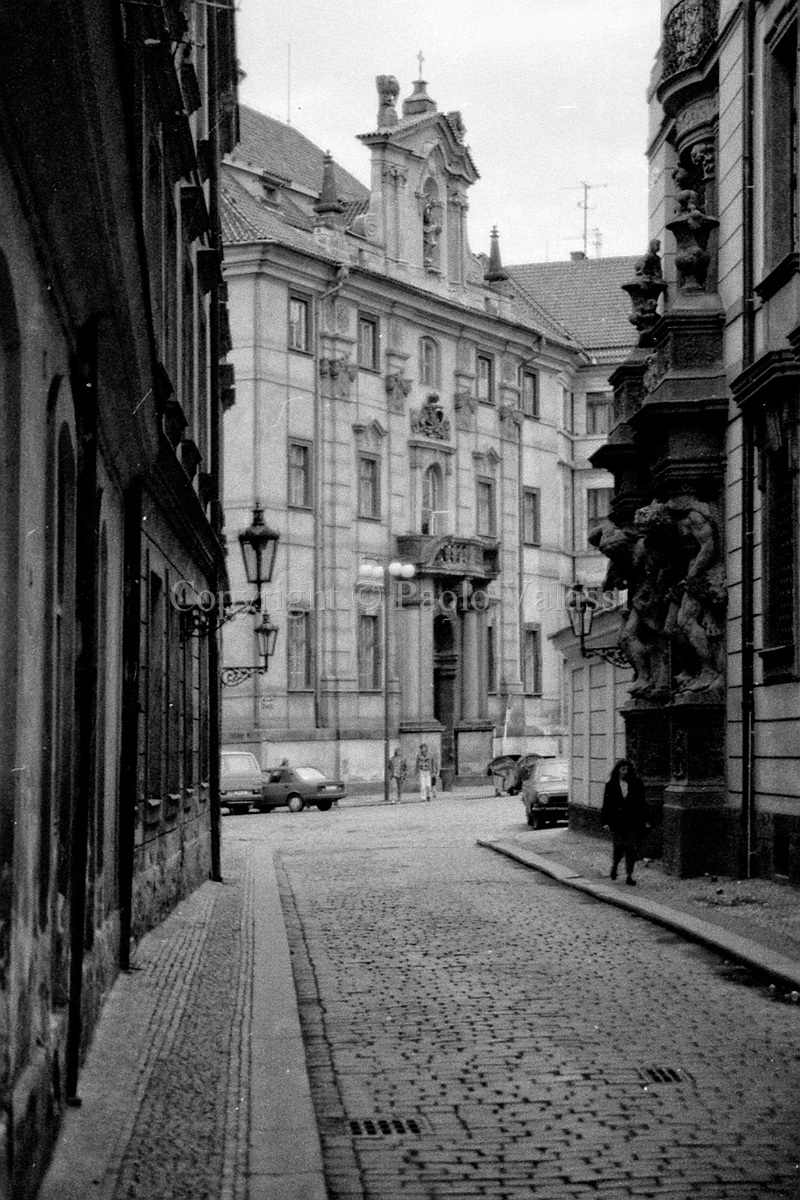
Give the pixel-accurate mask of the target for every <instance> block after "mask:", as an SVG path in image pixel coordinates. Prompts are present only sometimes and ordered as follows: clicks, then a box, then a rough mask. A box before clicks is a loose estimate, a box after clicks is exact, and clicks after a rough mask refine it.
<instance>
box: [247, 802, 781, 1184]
mask: <svg viewBox="0 0 800 1200" xmlns="http://www.w3.org/2000/svg"><path fill="white" fill-rule="evenodd" d="M520 817H521V806H520V805H519V802H518V801H517V800H515V799H507V798H501V799H480V800H464V799H462V798H456V797H441V798H440V799H439V800H438V801H437V802H436V803H435V804H432V805H419V804H407V805H401V806H399V807H392V808H391V809H387V808H383V807H370V808H362V809H345V808H343V809H341V810H339V811H334V812H333V813H331V814H329V815H327V816H326V817H323V816H322V815H321V814H317V813H313V812H306V813H303V814H301V815H300V816H299V817H292V816H288V815H279V814H274V815H273V816H271V817H270V818H269V819H268V820H265V818H264V817H257V816H252V817H248V818H240V819H236V820H228V821H227V822H226V827H225V828H226V837H227V839H228V840H229V842H230V843H231V844H234V843H235V842H237V841H240V840H246V841H250V840H251V839H252V840H256V841H260V840H261V839H262V838H264V839H266V838H269V841H270V843H271V844H272V845H273V846H274V848H275V849H276V851H277V853H278V859H279V882H280V887H281V898H282V903H283V907H284V914H285V917H286V922H287V929H288V933H289V943H290V947H291V951H292V961H293V967H294V972H295V979H296V984H297V989H298V998H299V1001H300V1011H301V1019H302V1026H303V1033H304V1039H305V1043H306V1049H307V1057H308V1063H309V1069H310V1075H311V1085H312V1094H313V1099H314V1104H315V1108H316V1111H317V1117H318V1121H319V1126H320V1132H321V1135H322V1144H323V1151H324V1160H325V1171H326V1179H327V1183H328V1188H329V1192H330V1196H331V1198H332V1200H394V1198H395V1197H398V1198H399V1197H407V1198H408V1200H423V1198H440V1197H441V1198H442V1200H444V1198H445V1197H455V1198H464V1200H466V1198H467V1197H471V1196H489V1197H493V1198H494V1200H506V1198H508V1200H510V1198H512V1197H518V1196H530V1195H535V1196H536V1197H539V1200H548V1198H553V1200H556V1198H558V1200H564V1198H567V1197H586V1196H593V1195H602V1196H607V1197H627V1196H637V1197H661V1196H676V1197H681V1198H685V1197H689V1196H700V1197H703V1198H706V1197H709V1198H710V1197H731V1198H733V1197H736V1198H739V1197H752V1198H753V1200H761V1198H762V1197H767V1196H781V1197H799V1196H800V1170H799V1169H798V1161H800V1159H799V1157H798V1155H799V1153H800V1146H799V1145H798V1143H800V1007H798V1006H797V1005H788V1004H775V1003H773V1002H772V1001H771V1000H770V996H769V992H768V989H767V984H766V982H765V981H764V980H762V979H757V978H756V977H755V976H753V975H751V974H750V973H749V972H747V971H746V970H744V969H743V968H740V967H734V966H732V965H730V964H726V963H725V962H724V960H723V959H722V958H721V957H720V956H718V955H717V954H715V953H713V952H711V951H708V950H705V949H703V948H702V947H700V946H697V945H694V944H691V943H689V942H686V941H684V940H683V939H682V938H680V937H679V936H677V935H676V934H673V933H670V932H668V931H665V930H664V929H660V928H659V927H658V926H656V925H652V924H650V923H648V922H647V921H644V920H641V919H638V918H636V917H635V916H633V915H631V914H629V913H626V912H622V911H620V910H618V909H616V908H612V907H610V906H608V905H604V904H601V903H598V902H597V901H595V900H593V899H592V898H590V897H587V896H582V895H580V894H579V893H576V892H574V891H571V890H569V889H567V888H565V887H562V886H561V885H560V884H558V883H555V882H554V881H552V880H550V879H548V878H547V877H546V876H543V875H541V874H539V873H538V872H535V871H531V870H527V869H525V868H523V867H521V866H518V865H516V864H515V863H513V862H511V861H509V860H508V859H504V858H501V857H499V856H498V855H495V854H492V853H491V852H490V851H488V850H486V849H482V848H480V847H478V846H476V838H477V837H481V836H486V835H491V834H492V833H494V832H496V831H497V829H498V828H501V829H502V828H504V829H506V830H511V829H516V827H517V824H519V825H520V826H521V827H522V823H521V821H520ZM536 837H537V835H536V834H535V833H531V839H532V840H534V839H535V838H536ZM646 887H647V880H646V877H645V878H644V879H643V880H642V886H641V889H640V890H641V891H642V892H645V891H646Z"/></svg>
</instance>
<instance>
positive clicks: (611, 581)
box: [589, 493, 727, 703]
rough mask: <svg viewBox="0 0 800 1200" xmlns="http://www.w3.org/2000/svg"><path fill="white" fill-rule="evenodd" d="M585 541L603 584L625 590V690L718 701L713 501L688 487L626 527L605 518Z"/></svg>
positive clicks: (723, 593) (721, 602)
mask: <svg viewBox="0 0 800 1200" xmlns="http://www.w3.org/2000/svg"><path fill="white" fill-rule="evenodd" d="M589 540H590V541H591V543H592V544H593V545H594V546H596V547H597V549H598V550H600V551H601V552H602V553H603V554H605V555H606V557H607V558H608V559H609V560H610V563H611V566H610V568H609V572H608V576H607V578H606V587H607V588H619V587H627V589H628V604H629V609H628V615H627V617H626V620H625V626H624V628H623V630H622V633H621V634H620V638H619V646H620V649H621V650H623V652H624V653H625V655H626V657H627V658H628V661H629V662H630V664H631V666H632V667H633V668H634V670H635V672H636V678H635V680H634V683H633V687H632V688H631V695H632V696H634V697H637V698H639V699H646V700H652V701H660V702H662V703H663V702H665V701H668V700H670V699H679V698H684V699H690V698H695V699H700V698H701V697H706V698H708V699H714V700H716V699H718V698H719V696H720V692H721V689H722V684H723V680H724V674H723V672H724V666H723V664H724V647H723V636H724V628H725V607H726V604H727V590H726V584H725V572H724V566H723V562H722V554H721V547H720V537H719V517H718V514H717V512H716V510H715V508H714V506H713V505H711V504H708V503H707V502H705V501H703V500H699V499H698V498H697V497H696V496H694V495H692V494H688V493H687V494H684V495H680V496H676V497H674V498H673V499H671V500H667V501H666V502H662V501H658V500H654V501H653V503H652V504H648V505H647V506H646V507H644V508H640V509H638V510H637V512H636V514H635V517H634V521H633V525H632V526H630V527H626V528H621V527H620V526H618V525H615V524H614V523H613V522H612V521H610V520H606V521H604V522H603V523H602V524H601V525H599V526H598V527H597V529H595V530H594V531H593V533H592V534H591V536H590V539H589Z"/></svg>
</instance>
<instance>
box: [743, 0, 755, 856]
mask: <svg viewBox="0 0 800 1200" xmlns="http://www.w3.org/2000/svg"><path fill="white" fill-rule="evenodd" d="M743 20H744V54H743V58H742V75H743V78H742V109H743V112H742V295H743V308H744V311H743V317H742V370H743V371H744V370H746V369H747V368H748V367H749V366H750V364H751V363H752V362H753V359H754V357H755V308H754V301H753V233H754V219H753V170H754V168H753V97H754V77H753V74H754V61H755V49H754V47H755V0H744V8H743ZM753 442H754V430H753V418H752V414H751V411H750V408H749V406H748V405H746V404H745V405H744V406H743V408H742V501H741V503H742V584H741V586H742V643H741V644H742V746H741V753H742V812H741V861H740V873H741V875H742V876H743V877H744V878H745V879H750V878H751V877H752V875H753V865H754V860H755V788H754V772H753V761H754V749H755V745H754V741H755V719H754V718H755V695H754V645H753V643H754V617H753V609H754V596H753V564H754V529H753V526H754V499H755V492H754V470H755V449H754V444H753Z"/></svg>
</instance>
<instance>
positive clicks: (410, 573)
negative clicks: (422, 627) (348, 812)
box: [358, 559, 416, 804]
mask: <svg viewBox="0 0 800 1200" xmlns="http://www.w3.org/2000/svg"><path fill="white" fill-rule="evenodd" d="M358 573H359V575H360V576H361V578H362V579H364V580H368V581H370V582H372V583H375V584H377V583H380V582H383V799H384V802H385V803H386V804H388V803H389V800H390V795H389V786H390V785H389V721H390V716H391V713H390V704H389V624H390V620H391V618H390V613H391V610H392V608H393V602H394V590H393V588H392V582H393V580H395V579H413V578H414V575H415V574H416V568H415V567H414V564H413V563H405V562H397V561H395V560H394V559H392V561H391V562H388V563H387V564H386V565H385V566H384V565H382V564H381V563H377V562H365V563H362V564H361V566H360V567H359V568H358Z"/></svg>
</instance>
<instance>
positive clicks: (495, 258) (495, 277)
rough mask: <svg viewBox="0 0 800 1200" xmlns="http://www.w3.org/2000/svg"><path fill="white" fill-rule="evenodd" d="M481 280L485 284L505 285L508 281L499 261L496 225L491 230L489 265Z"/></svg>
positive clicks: (498, 240) (498, 239)
mask: <svg viewBox="0 0 800 1200" xmlns="http://www.w3.org/2000/svg"><path fill="white" fill-rule="evenodd" d="M483 278H484V279H485V280H486V282H487V283H505V281H506V280H507V279H508V275H507V274H506V272H505V271H504V270H503V264H502V262H501V261H500V235H499V233H498V232H497V226H496V225H495V227H494V229H493V230H492V240H491V244H490V246H489V265H488V267H487V268H486V270H485V271H484V274H483Z"/></svg>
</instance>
